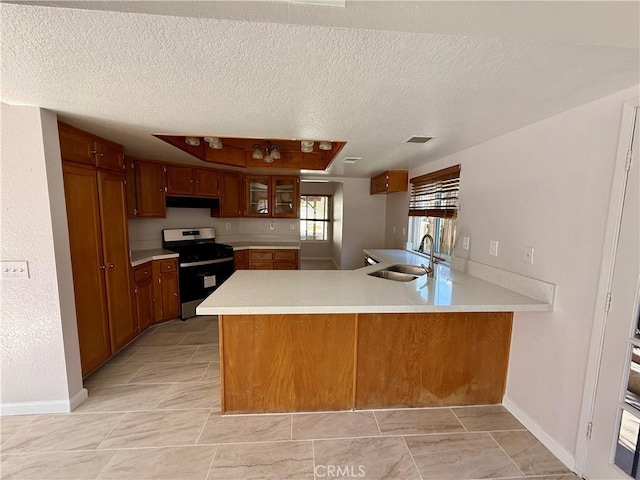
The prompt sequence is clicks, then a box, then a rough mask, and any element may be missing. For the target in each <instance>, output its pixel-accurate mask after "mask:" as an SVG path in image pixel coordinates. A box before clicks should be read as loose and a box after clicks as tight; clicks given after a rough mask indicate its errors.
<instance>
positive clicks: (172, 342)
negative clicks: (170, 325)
mask: <svg viewBox="0 0 640 480" xmlns="http://www.w3.org/2000/svg"><path fill="white" fill-rule="evenodd" d="M186 336H187V334H186V333H180V332H173V333H154V334H146V333H145V334H143V335H141V336H140V338H138V339H137V340H136V343H135V345H136V346H137V347H159V346H177V345H178V344H180V342H181V341H182V340H184V338H185V337H186Z"/></svg>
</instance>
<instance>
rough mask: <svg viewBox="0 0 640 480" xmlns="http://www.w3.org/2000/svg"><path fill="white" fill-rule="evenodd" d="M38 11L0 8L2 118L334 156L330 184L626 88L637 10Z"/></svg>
mask: <svg viewBox="0 0 640 480" xmlns="http://www.w3.org/2000/svg"><path fill="white" fill-rule="evenodd" d="M20 3H24V2H20ZM38 3H39V4H41V5H36V4H33V3H32V4H29V5H24V4H8V3H3V4H2V5H1V6H0V14H1V21H2V24H1V26H2V45H1V49H2V50H1V53H2V63H1V68H2V70H1V73H2V78H1V80H2V92H1V96H2V101H3V102H6V103H12V104H26V105H38V106H41V107H44V108H48V109H51V110H53V111H55V112H57V113H58V114H59V115H60V117H61V118H62V119H63V120H66V121H68V122H69V123H71V124H74V125H77V126H79V127H81V128H85V129H86V130H89V131H91V132H94V133H96V134H99V135H103V136H104V137H106V138H109V139H112V140H115V141H117V142H120V143H122V144H124V146H125V152H126V153H129V154H131V155H137V156H143V157H148V158H155V159H164V160H171V161H185V162H191V163H197V160H194V159H193V158H192V157H190V156H189V155H187V154H185V153H182V152H179V151H178V150H176V149H175V148H173V147H170V146H168V145H167V144H165V143H164V142H162V141H160V140H158V139H155V138H154V137H152V136H151V133H165V134H193V135H217V136H223V137H224V136H233V137H266V138H315V139H327V140H343V141H346V142H348V143H347V145H346V147H345V148H344V149H343V151H342V152H341V154H340V155H339V156H338V158H337V159H336V161H334V163H333V164H332V165H331V167H330V169H329V175H331V176H349V177H367V176H371V175H372V174H375V173H379V172H380V171H383V170H385V169H388V168H394V169H411V168H414V167H416V166H418V165H421V164H424V163H427V162H429V161H433V160H435V159H437V158H440V157H442V156H444V155H447V154H451V153H453V152H456V151H459V150H461V149H464V148H467V147H470V146H472V145H476V144H478V143H481V142H483V141H486V140H488V139H490V138H493V137H496V136H498V135H501V134H504V133H506V132H508V131H511V130H514V129H517V128H520V127H522V126H525V125H528V124H531V123H533V122H536V121H538V120H541V119H543V118H547V117H549V116H552V115H554V114H557V113H559V112H562V111H564V110H567V109H569V108H572V107H575V106H577V105H581V104H584V103H587V102H589V101H591V100H594V99H597V98H600V97H603V96H605V95H608V94H610V93H613V92H615V91H619V90H622V89H624V88H628V87H631V86H634V85H637V84H639V83H640V55H639V54H640V48H639V47H640V33H639V31H640V22H639V20H638V19H639V18H640V9H639V5H640V3H639V2H392V1H386V2H359V1H356V2H352V1H349V0H347V2H346V7H345V8H340V7H323V6H310V5H299V4H291V3H288V2H282V1H279V2H233V1H228V2H191V1H172V2H38ZM45 4H46V5H45ZM594 134H597V132H594ZM412 135H426V136H435V137H437V138H436V139H435V140H433V141H432V142H430V143H428V144H426V145H415V144H404V143H403V142H404V141H405V140H406V139H407V138H409V137H410V136H412ZM541 141H544V139H541ZM345 156H357V157H362V160H361V161H360V162H359V163H358V164H356V165H345V164H343V163H342V158H344V157H345Z"/></svg>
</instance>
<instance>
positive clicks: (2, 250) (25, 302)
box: [0, 103, 86, 414]
mask: <svg viewBox="0 0 640 480" xmlns="http://www.w3.org/2000/svg"><path fill="white" fill-rule="evenodd" d="M1 109H2V110H1V113H2V157H1V158H2V160H1V163H0V173H1V180H0V195H1V204H2V218H1V220H2V228H1V241H0V259H2V260H3V261H12V260H26V261H28V262H29V275H30V278H29V279H13V280H0V289H1V290H2V295H1V298H2V302H1V312H2V314H1V316H0V330H1V331H2V335H1V336H0V344H1V348H0V358H1V363H2V380H1V382H2V383H1V385H2V388H1V389H0V402H1V408H2V413H3V414H24V413H49V412H50V413H54V412H65V411H69V410H70V408H72V407H73V406H74V404H75V403H77V402H79V401H81V400H82V399H84V398H85V396H86V391H85V390H84V389H83V388H82V378H81V370H80V354H79V348H78V337H77V328H76V316H75V302H74V296H73V281H72V276H71V257H70V253H69V239H68V229H67V221H66V209H65V200H64V187H63V182H62V164H61V159H60V146H59V143H58V129H57V119H56V116H55V115H54V114H53V113H51V112H47V111H45V110H41V109H39V108H36V107H16V106H10V105H6V104H4V103H3V104H2V105H1Z"/></svg>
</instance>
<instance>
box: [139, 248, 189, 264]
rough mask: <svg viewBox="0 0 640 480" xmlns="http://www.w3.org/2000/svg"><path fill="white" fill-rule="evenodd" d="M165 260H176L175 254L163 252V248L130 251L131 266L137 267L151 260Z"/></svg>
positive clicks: (167, 251)
mask: <svg viewBox="0 0 640 480" xmlns="http://www.w3.org/2000/svg"><path fill="white" fill-rule="evenodd" d="M166 258H178V254H177V253H176V252H172V251H171V250H165V249H164V248H151V249H148V250H132V251H131V266H132V267H137V266H138V265H142V264H143V263H147V262H150V261H152V260H164V259H166Z"/></svg>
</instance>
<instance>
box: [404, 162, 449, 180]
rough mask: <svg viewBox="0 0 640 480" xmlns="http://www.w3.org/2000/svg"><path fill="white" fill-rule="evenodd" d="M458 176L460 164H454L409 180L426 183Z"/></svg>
mask: <svg viewBox="0 0 640 480" xmlns="http://www.w3.org/2000/svg"><path fill="white" fill-rule="evenodd" d="M456 176H460V165H459V164H458V165H454V166H452V167H448V168H443V169H442V170H438V171H436V172H431V173H427V174H425V175H420V176H419V177H413V178H412V179H411V180H409V181H410V182H411V183H426V182H433V181H440V180H448V179H449V178H453V177H456Z"/></svg>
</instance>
